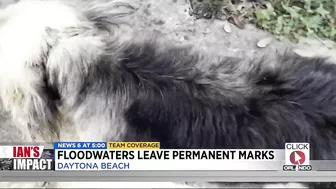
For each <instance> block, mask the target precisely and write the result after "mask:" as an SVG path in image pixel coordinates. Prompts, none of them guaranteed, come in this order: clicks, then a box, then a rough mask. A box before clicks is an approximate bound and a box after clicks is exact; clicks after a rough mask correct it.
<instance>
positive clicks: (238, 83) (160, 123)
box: [0, 0, 336, 160]
mask: <svg viewBox="0 0 336 189" xmlns="http://www.w3.org/2000/svg"><path fill="white" fill-rule="evenodd" d="M120 6H123V7H126V8H128V9H129V10H131V11H134V10H133V9H132V7H131V6H129V5H126V4H120V3H117V2H114V1H103V0H101V1H98V0H95V1H70V2H66V1H55V0H49V1H46V0H45V1H44V0H35V1H34V0H25V1H21V2H19V3H17V4H14V5H11V6H9V7H7V8H6V9H5V10H4V11H2V12H0V97H1V100H2V102H3V104H4V106H5V108H6V110H8V111H9V112H10V114H11V116H12V118H13V120H15V125H16V126H17V127H18V128H20V129H21V130H22V131H23V133H26V134H27V136H26V137H25V139H26V140H27V141H30V142H51V141H159V142H160V143H161V146H162V147H164V148H174V149H178V148H181V149H188V148H198V149H206V148H214V149H225V148H230V149H234V148H235V149H240V148H248V149H258V148H268V149H283V148H284V144H285V143H286V142H309V143H310V145H311V149H312V150H311V153H312V154H311V159H319V160H322V159H335V157H336V151H335V150H334V149H335V147H336V136H335V126H336V90H335V89H336V66H335V65H333V64H332V62H329V61H328V60H327V58H323V57H318V58H311V57H310V58H303V57H300V56H294V55H289V54H284V55H274V56H273V57H272V58H267V57H264V58H261V59H258V60H250V61H246V60H245V61H243V60H244V57H241V59H238V58H228V57H220V56H217V55H216V56H215V55H212V54H208V53H206V52H199V51H195V50H192V49H191V48H190V47H185V46H181V45H176V44H173V43H172V42H168V41H167V40H164V39H161V38H158V37H155V35H152V34H151V33H150V32H149V33H143V34H141V35H139V34H135V33H134V32H132V31H131V29H130V30H126V29H125V28H127V27H123V26H124V25H127V23H128V22H127V21H128V20H127V19H128V15H129V14H131V13H130V12H129V14H123V13H118V12H115V11H114V10H116V9H117V8H118V7H120ZM144 36H150V37H144Z"/></svg>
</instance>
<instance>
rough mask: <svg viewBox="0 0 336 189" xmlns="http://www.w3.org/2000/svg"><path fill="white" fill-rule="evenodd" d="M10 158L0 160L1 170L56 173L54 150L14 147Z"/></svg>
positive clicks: (36, 147)
mask: <svg viewBox="0 0 336 189" xmlns="http://www.w3.org/2000/svg"><path fill="white" fill-rule="evenodd" d="M12 152H13V154H12V156H11V157H10V158H0V170H8V171H28V170H29V171H54V170H55V163H54V159H53V157H54V150H53V149H43V148H42V149H41V148H40V146H12Z"/></svg>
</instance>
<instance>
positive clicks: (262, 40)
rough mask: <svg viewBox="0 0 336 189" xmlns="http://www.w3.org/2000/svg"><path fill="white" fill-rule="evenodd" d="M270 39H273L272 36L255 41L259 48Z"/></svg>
mask: <svg viewBox="0 0 336 189" xmlns="http://www.w3.org/2000/svg"><path fill="white" fill-rule="evenodd" d="M272 40H273V38H272V37H266V38H263V39H261V40H260V41H259V42H258V43H257V46H258V47H260V48H265V47H267V46H268V45H269V44H270V43H271V42H272Z"/></svg>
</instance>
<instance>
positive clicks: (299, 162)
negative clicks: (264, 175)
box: [283, 143, 312, 171]
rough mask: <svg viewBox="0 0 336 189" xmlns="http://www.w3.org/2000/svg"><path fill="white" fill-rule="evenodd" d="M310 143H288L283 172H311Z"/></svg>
mask: <svg viewBox="0 0 336 189" xmlns="http://www.w3.org/2000/svg"><path fill="white" fill-rule="evenodd" d="M309 155H310V147H309V143H286V144H285V158H286V164H285V165H284V166H283V171H311V170H312V166H311V165H310V163H309V160H310V157H309Z"/></svg>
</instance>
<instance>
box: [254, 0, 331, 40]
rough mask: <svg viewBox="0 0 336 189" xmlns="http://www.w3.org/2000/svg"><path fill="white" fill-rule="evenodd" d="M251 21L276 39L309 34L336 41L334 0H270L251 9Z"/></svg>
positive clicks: (293, 37)
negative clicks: (252, 14)
mask: <svg viewBox="0 0 336 189" xmlns="http://www.w3.org/2000/svg"><path fill="white" fill-rule="evenodd" d="M253 20H254V22H255V23H256V24H257V26H259V27H261V28H262V29H264V30H266V31H268V32H271V33H273V34H274V35H275V36H276V37H278V38H279V39H283V38H288V39H289V40H291V41H293V42H300V40H301V39H303V38H305V37H310V36H314V35H315V36H317V37H319V38H321V39H330V40H333V41H336V0H271V1H270V4H269V6H265V7H259V8H257V9H256V10H255V11H254V19H253Z"/></svg>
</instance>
